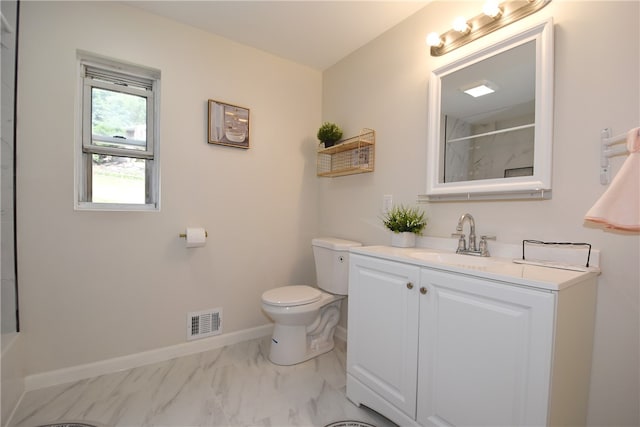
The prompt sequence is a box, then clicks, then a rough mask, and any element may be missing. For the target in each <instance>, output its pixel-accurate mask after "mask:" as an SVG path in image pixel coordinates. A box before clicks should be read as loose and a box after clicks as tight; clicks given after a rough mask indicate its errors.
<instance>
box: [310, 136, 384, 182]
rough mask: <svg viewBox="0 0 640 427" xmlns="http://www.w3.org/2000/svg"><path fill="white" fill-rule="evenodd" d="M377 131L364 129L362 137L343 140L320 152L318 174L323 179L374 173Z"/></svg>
mask: <svg viewBox="0 0 640 427" xmlns="http://www.w3.org/2000/svg"><path fill="white" fill-rule="evenodd" d="M375 145H376V131H374V130H373V129H367V128H365V129H362V131H361V132H360V135H358V136H354V137H352V138H347V139H343V140H342V141H339V142H338V143H337V144H336V145H334V146H332V147H329V148H323V149H321V150H318V158H317V174H318V176H322V177H335V176H344V175H353V174H357V173H365V172H373V169H374V164H375Z"/></svg>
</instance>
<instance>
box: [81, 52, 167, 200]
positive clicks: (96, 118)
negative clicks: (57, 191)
mask: <svg viewBox="0 0 640 427" xmlns="http://www.w3.org/2000/svg"><path fill="white" fill-rule="evenodd" d="M78 58H79V65H80V96H79V103H80V111H81V114H82V119H81V120H80V130H79V138H78V139H79V140H80V141H81V142H80V143H78V145H77V148H78V150H79V155H78V164H77V165H76V169H77V173H76V195H77V199H76V200H77V203H76V207H77V208H78V209H106V210H158V209H159V155H158V129H159V120H158V118H159V86H160V72H159V71H157V70H152V69H147V68H143V67H139V66H136V65H129V64H123V63H119V62H116V61H112V60H107V59H104V58H100V57H95V56H92V55H90V54H84V53H79V54H78Z"/></svg>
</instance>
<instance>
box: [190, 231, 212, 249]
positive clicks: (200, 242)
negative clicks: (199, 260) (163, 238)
mask: <svg viewBox="0 0 640 427" xmlns="http://www.w3.org/2000/svg"><path fill="white" fill-rule="evenodd" d="M206 243H207V232H206V231H205V230H204V228H196V227H193V228H187V247H188V248H200V247H202V246H204V245H205V244H206Z"/></svg>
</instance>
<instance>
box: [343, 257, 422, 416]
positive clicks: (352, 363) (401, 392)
mask: <svg viewBox="0 0 640 427" xmlns="http://www.w3.org/2000/svg"><path fill="white" fill-rule="evenodd" d="M419 280H420V268H419V267H417V266H410V265H406V264H400V263H395V262H389V261H384V260H378V259H374V258H369V257H362V256H358V255H354V254H351V260H350V270H349V312H348V316H349V317H348V322H349V334H348V342H347V346H348V349H349V350H348V352H347V373H348V374H349V375H351V376H352V377H353V378H355V379H356V380H357V381H359V382H360V383H362V384H363V385H365V386H366V387H367V388H369V389H370V390H372V391H374V392H375V393H376V394H377V395H378V396H380V397H382V398H383V399H384V400H386V401H387V402H389V403H391V404H392V405H394V406H395V407H396V408H398V409H400V410H401V411H402V412H404V413H405V414H407V415H408V416H409V417H410V418H412V419H415V413H416V387H417V378H416V377H417V376H416V370H417V363H418V361H417V359H418V306H419V298H418V288H419V286H418V281H419ZM347 384H349V383H347ZM347 397H349V398H350V399H351V400H352V401H354V402H355V403H357V404H360V403H362V402H360V401H358V400H359V399H358V397H357V396H355V393H354V392H353V391H351V393H350V389H349V385H347ZM377 410H379V411H380V412H382V413H383V414H384V409H377ZM387 416H389V415H387Z"/></svg>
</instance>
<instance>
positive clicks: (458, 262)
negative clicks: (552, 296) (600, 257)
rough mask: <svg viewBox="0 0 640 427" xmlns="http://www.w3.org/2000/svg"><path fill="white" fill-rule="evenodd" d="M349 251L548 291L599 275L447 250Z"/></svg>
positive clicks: (370, 248) (378, 248)
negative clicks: (441, 259) (440, 259)
mask: <svg viewBox="0 0 640 427" xmlns="http://www.w3.org/2000/svg"><path fill="white" fill-rule="evenodd" d="M350 252H351V253H353V254H360V255H368V256H371V257H375V258H380V259H386V260H390V261H398V262H402V263H405V264H412V265H416V266H420V267H426V268H431V269H437V270H444V271H449V272H454V273H460V274H467V275H470V276H476V277H480V278H486V279H492V280H498V281H502V282H508V283H513V284H517V285H522V286H528V287H534V288H538V289H545V290H551V291H559V290H562V289H565V288H568V287H570V286H573V285H575V284H578V283H580V282H582V281H584V280H586V279H589V278H592V277H596V276H597V275H598V274H599V272H598V271H587V272H582V271H572V270H564V269H558V268H551V267H541V266H536V265H527V264H517V263H515V262H513V259H512V258H500V257H489V258H482V257H475V256H471V255H455V254H454V253H452V252H449V251H443V250H439V249H430V248H421V247H417V248H396V247H392V246H361V247H355V248H351V249H350ZM438 254H444V255H443V257H442V258H443V259H444V262H443V261H439V260H437V258H438ZM432 255H433V256H432Z"/></svg>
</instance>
